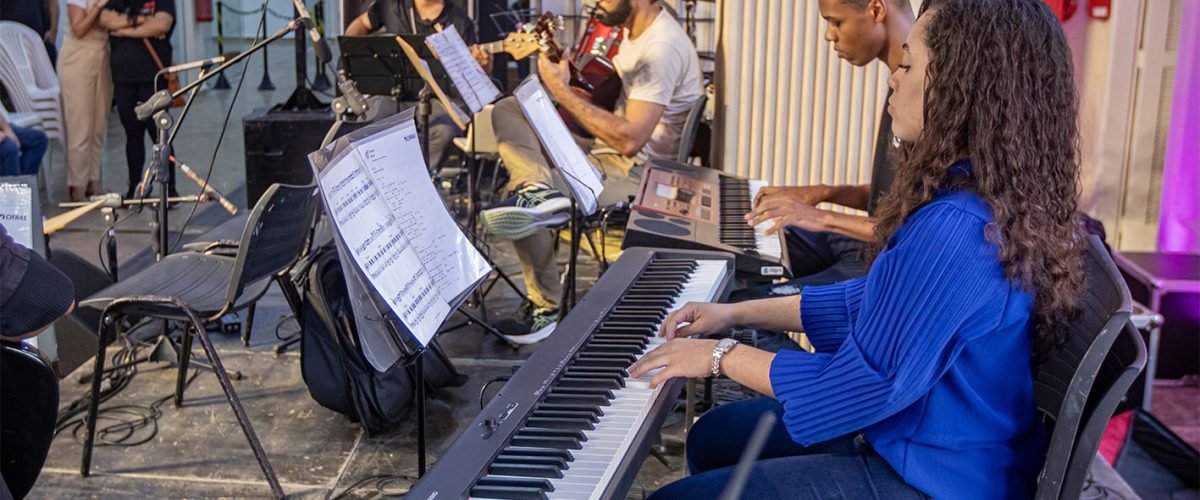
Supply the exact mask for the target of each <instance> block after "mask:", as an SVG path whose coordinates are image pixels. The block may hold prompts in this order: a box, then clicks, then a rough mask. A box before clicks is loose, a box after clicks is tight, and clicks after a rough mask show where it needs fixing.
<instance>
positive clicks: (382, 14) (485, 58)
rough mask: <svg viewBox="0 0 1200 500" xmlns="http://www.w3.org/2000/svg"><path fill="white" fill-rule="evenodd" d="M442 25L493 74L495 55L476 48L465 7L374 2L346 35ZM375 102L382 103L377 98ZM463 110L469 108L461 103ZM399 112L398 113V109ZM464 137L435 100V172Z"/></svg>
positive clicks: (425, 30)
mask: <svg viewBox="0 0 1200 500" xmlns="http://www.w3.org/2000/svg"><path fill="white" fill-rule="evenodd" d="M439 26H440V27H442V28H447V27H450V26H453V27H454V29H455V30H457V31H458V33H459V34H460V35H462V38H463V41H464V42H466V43H467V46H469V47H470V49H471V55H473V56H475V60H476V61H477V62H479V65H480V66H483V71H484V72H485V73H488V72H491V68H492V56H491V54H489V53H487V52H486V51H484V50H482V49H481V48H480V47H479V46H478V45H476V43H477V42H478V38H479V36H478V34H477V29H476V26H475V22H474V21H472V20H471V17H470V16H468V15H467V11H465V10H463V8H462V7H459V6H458V5H457V4H455V3H454V2H447V1H446V0H373V1H372V2H371V4H370V5H368V6H367V9H366V11H365V12H363V13H362V15H360V16H358V17H356V18H355V19H354V21H351V22H350V25H349V26H347V27H346V36H363V35H368V34H370V33H373V32H375V31H377V30H381V31H382V32H384V33H388V34H391V35H430V34H433V33H437V32H438V27H439ZM373 102H375V103H377V102H380V101H379V100H378V99H374V100H373ZM376 107H378V106H376ZM459 107H462V108H464V110H465V108H466V107H465V106H462V105H461V103H459ZM395 110H396V111H398V108H396V109H395ZM391 113H394V111H392V112H384V113H383V114H382V115H375V116H374V117H375V118H380V117H382V116H383V115H387V114H391ZM462 135H463V131H462V130H460V129H459V128H458V125H456V124H455V123H454V120H453V119H452V118H450V114H449V113H447V112H446V109H445V108H444V107H442V103H441V102H440V101H438V100H437V99H434V100H433V106H432V107H431V112H430V116H429V165H428V167H429V170H430V171H431V172H434V173H436V172H438V171H439V170H441V167H442V163H443V162H444V161H445V159H446V156H447V155H446V153H447V151H448V150H449V148H450V144H451V141H453V140H454V138H455V137H461V136H462Z"/></svg>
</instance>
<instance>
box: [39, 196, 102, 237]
mask: <svg viewBox="0 0 1200 500" xmlns="http://www.w3.org/2000/svg"><path fill="white" fill-rule="evenodd" d="M106 203H108V199H107V198H103V197H101V198H97V199H95V200H92V201H89V203H88V204H86V205H83V206H78V207H74V209H71V210H70V211H67V212H64V213H59V215H56V216H54V217H50V218H48V219H46V223H44V224H42V234H47V235H49V234H54V233H55V231H58V230H60V229H62V228H66V227H67V224H70V223H72V222H76V221H78V219H79V217H83V216H85V215H88V212H90V211H92V210H96V209H98V207H101V206H104V204H106Z"/></svg>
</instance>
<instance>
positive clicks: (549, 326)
mask: <svg viewBox="0 0 1200 500" xmlns="http://www.w3.org/2000/svg"><path fill="white" fill-rule="evenodd" d="M496 326H497V327H498V328H500V331H502V332H504V337H505V338H507V339H508V340H509V341H511V342H512V343H514V344H520V345H528V344H536V343H538V342H541V341H543V340H546V338H547V337H549V336H550V334H552V333H554V328H555V327H557V326H558V309H545V308H538V309H535V310H534V311H533V317H532V318H530V320H529V322H528V323H525V322H523V321H515V320H513V321H512V322H511V324H508V325H503V326H502V325H496ZM506 327H507V328H506Z"/></svg>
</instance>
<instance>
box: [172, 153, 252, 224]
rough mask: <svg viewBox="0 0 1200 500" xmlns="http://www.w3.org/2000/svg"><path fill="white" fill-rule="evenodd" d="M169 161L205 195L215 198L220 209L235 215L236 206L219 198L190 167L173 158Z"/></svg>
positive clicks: (217, 193)
mask: <svg viewBox="0 0 1200 500" xmlns="http://www.w3.org/2000/svg"><path fill="white" fill-rule="evenodd" d="M171 161H173V162H175V164H176V165H179V170H182V171H183V174H184V175H186V176H188V178H190V179H192V180H193V181H195V182H196V184H199V185H200V189H202V190H204V192H205V193H208V194H209V195H211V196H212V197H213V198H215V199H216V200H217V203H220V204H221V206H222V207H225V210H226V211H227V212H229V214H230V215H237V212H238V208H237V206H236V205H234V204H233V203H230V201H229V200H226V199H225V197H224V196H221V193H220V192H218V191H217V190H216V189H213V187H212V186H209V185H208V183H207V182H204V179H201V178H200V176H199V175H196V172H194V171H193V170H192V169H191V167H188V166H187V165H186V164H184V163H183V162H181V161H179V160H177V159H175V157H174V156H172V157H171Z"/></svg>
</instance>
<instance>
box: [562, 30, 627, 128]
mask: <svg viewBox="0 0 1200 500" xmlns="http://www.w3.org/2000/svg"><path fill="white" fill-rule="evenodd" d="M623 36H624V28H622V27H621V26H605V25H604V24H601V23H600V21H598V20H597V19H596V16H595V15H592V16H591V17H589V18H588V22H587V25H586V26H585V27H584V30H583V36H581V37H580V38H579V43H578V44H577V45H576V46H575V54H574V59H573V60H572V61H571V63H572V64H571V68H572V71H573V73H575V75H574V76H575V78H572V84H573V85H572V89H573V90H575V93H576V94H579V95H581V96H583V97H584V98H586V99H588V101H590V102H591V103H592V104H595V105H596V106H597V107H600V108H602V109H604V110H607V111H612V110H614V109H616V107H617V98H619V97H620V96H621V77H620V75H618V74H617V69H616V67H614V66H613V63H612V59H613V58H614V57H616V56H617V52H618V51H619V50H620V48H621V39H622V37H623ZM576 82H578V83H576ZM584 83H586V85H584ZM558 114H559V115H561V116H562V119H563V121H564V122H566V123H567V128H569V129H571V132H574V133H575V134H578V135H580V136H582V137H588V138H590V137H592V134H591V133H590V132H588V131H587V130H585V129H584V128H583V127H582V126H581V125H579V123H578V122H576V121H575V118H574V117H573V116H571V114H570V113H568V112H567V110H566V109H564V108H563V107H562V106H559V107H558Z"/></svg>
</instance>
